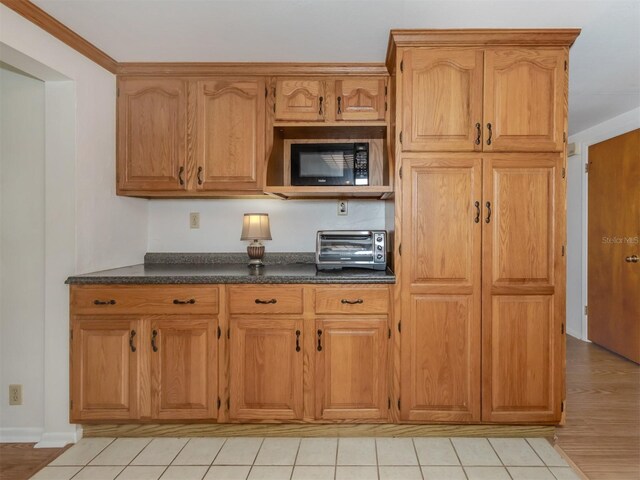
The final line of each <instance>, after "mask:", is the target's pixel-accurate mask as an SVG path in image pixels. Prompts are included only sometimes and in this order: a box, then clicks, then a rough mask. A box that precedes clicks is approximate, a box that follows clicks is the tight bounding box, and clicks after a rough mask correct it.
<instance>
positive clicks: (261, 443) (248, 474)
mask: <svg viewBox="0 0 640 480" xmlns="http://www.w3.org/2000/svg"><path fill="white" fill-rule="evenodd" d="M265 440H266V437H262V441H261V442H260V446H259V447H258V450H257V451H256V456H255V457H253V462H252V463H251V467H250V468H249V471H248V472H247V476H246V477H245V480H248V478H249V477H250V476H251V471H252V470H253V467H255V465H256V460H257V459H258V455H260V450H262V446H263V445H264V441H265Z"/></svg>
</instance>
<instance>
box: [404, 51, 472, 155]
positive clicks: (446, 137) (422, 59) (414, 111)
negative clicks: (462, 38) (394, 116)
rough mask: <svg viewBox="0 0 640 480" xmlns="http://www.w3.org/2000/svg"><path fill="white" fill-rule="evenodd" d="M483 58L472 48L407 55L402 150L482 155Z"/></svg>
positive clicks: (411, 52)
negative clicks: (480, 152)
mask: <svg viewBox="0 0 640 480" xmlns="http://www.w3.org/2000/svg"><path fill="white" fill-rule="evenodd" d="M482 57H483V52H482V50H478V49H472V48H469V49H448V48H416V49H410V50H407V52H405V54H404V56H403V71H404V73H403V76H402V82H403V83H402V89H403V110H402V111H403V118H402V148H403V150H405V151H425V152H427V151H455V150H457V151H474V150H482V145H481V140H482V139H481V122H482V68H483V65H482Z"/></svg>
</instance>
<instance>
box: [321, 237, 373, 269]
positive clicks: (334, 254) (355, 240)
mask: <svg viewBox="0 0 640 480" xmlns="http://www.w3.org/2000/svg"><path fill="white" fill-rule="evenodd" d="M317 248H318V252H317V257H318V262H319V263H321V264H323V263H325V264H345V265H358V264H372V263H373V255H374V251H373V235H372V234H371V232H359V233H353V234H349V235H344V234H333V233H330V232H328V233H321V234H320V235H319V238H318V245H317Z"/></svg>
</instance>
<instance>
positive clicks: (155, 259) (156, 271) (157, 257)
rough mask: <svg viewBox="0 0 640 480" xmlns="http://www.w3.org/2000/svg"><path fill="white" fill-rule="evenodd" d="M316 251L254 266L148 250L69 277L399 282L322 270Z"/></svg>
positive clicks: (79, 281)
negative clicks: (138, 260)
mask: <svg viewBox="0 0 640 480" xmlns="http://www.w3.org/2000/svg"><path fill="white" fill-rule="evenodd" d="M312 255H313V254H308V253H300V254H298V253H294V254H271V255H269V256H265V266H264V267H260V268H250V267H248V266H247V263H246V261H245V259H246V258H247V257H246V254H236V253H232V254H157V253H148V254H147V255H146V256H145V263H143V264H139V265H131V266H127V267H121V268H114V269H111V270H103V271H100V272H93V273H87V274H83V275H73V276H71V277H69V278H68V279H67V281H66V283H68V284H74V285H90V284H197V283H259V284H269V283H365V284H366V283H395V281H396V277H395V275H394V274H393V272H392V271H391V270H389V269H387V270H386V271H377V270H366V269H359V268H345V269H341V270H327V271H318V270H317V269H316V265H315V263H313V262H310V261H309V260H310V259H312V258H313V256H312Z"/></svg>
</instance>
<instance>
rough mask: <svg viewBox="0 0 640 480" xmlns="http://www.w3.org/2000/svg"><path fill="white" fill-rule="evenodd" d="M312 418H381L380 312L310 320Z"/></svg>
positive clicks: (383, 340)
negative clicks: (313, 325) (312, 324)
mask: <svg viewBox="0 0 640 480" xmlns="http://www.w3.org/2000/svg"><path fill="white" fill-rule="evenodd" d="M316 335H317V347H316V352H315V353H316V378H315V387H316V402H315V404H316V418H319V419H323V420H336V419H340V420H351V419H369V420H378V419H385V418H387V402H388V398H389V392H388V391H387V376H388V372H387V363H388V362H387V343H388V341H389V339H388V325H387V319H386V317H382V318H377V319H370V320H369V319H367V320H363V319H358V320H354V319H346V318H341V319H324V320H317V321H316Z"/></svg>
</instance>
